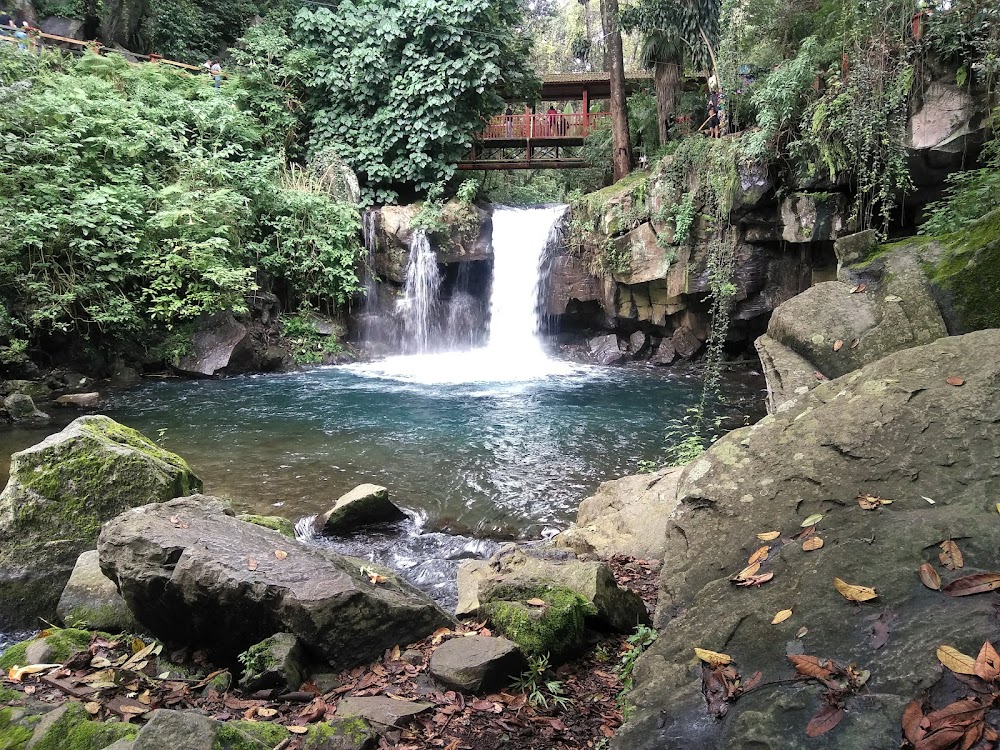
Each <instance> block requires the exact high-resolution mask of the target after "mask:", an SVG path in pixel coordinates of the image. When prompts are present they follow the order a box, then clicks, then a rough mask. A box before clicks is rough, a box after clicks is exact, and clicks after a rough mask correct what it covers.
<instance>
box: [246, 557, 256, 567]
mask: <svg viewBox="0 0 1000 750" xmlns="http://www.w3.org/2000/svg"><path fill="white" fill-rule="evenodd" d="M247 570H257V558H256V557H248V558H247Z"/></svg>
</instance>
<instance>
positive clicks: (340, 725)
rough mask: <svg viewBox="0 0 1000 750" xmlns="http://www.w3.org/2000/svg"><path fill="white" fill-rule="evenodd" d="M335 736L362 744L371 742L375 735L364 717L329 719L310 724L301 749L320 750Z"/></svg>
mask: <svg viewBox="0 0 1000 750" xmlns="http://www.w3.org/2000/svg"><path fill="white" fill-rule="evenodd" d="M337 737H347V738H348V739H349V740H350V741H351V742H352V743H353V744H355V745H358V746H364V745H366V744H367V743H369V742H373V741H374V739H375V738H376V737H377V735H376V734H375V731H374V730H373V729H372V728H371V726H369V724H368V722H367V721H365V720H364V719H361V718H357V717H352V718H349V719H331V720H330V721H329V722H327V723H324V724H315V725H313V726H311V727H310V728H309V734H307V735H306V741H305V744H304V745H303V746H302V748H303V750H322V748H326V747H327V746H328V744H332V743H331V740H334V739H336V738H337ZM334 746H336V745H334Z"/></svg>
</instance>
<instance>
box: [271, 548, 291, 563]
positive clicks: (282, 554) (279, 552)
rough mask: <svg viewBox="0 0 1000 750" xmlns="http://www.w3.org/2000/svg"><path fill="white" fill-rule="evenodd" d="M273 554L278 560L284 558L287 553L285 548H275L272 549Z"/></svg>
mask: <svg viewBox="0 0 1000 750" xmlns="http://www.w3.org/2000/svg"><path fill="white" fill-rule="evenodd" d="M274 556H275V557H276V558H278V559H279V560H284V559H286V558H287V557H288V553H287V552H285V550H283V549H276V550H275V551H274Z"/></svg>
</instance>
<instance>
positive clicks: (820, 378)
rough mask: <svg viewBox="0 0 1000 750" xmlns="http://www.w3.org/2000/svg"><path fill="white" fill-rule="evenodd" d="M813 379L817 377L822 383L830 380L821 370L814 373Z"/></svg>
mask: <svg viewBox="0 0 1000 750" xmlns="http://www.w3.org/2000/svg"><path fill="white" fill-rule="evenodd" d="M813 377H815V378H816V380H819V381H821V382H822V381H824V380H829V379H830V378H828V377H827V376H826V375H824V374H823V373H821V372H820V371H819V370H816V372H814V373H813Z"/></svg>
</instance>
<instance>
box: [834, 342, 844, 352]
mask: <svg viewBox="0 0 1000 750" xmlns="http://www.w3.org/2000/svg"><path fill="white" fill-rule="evenodd" d="M843 347H844V342H843V341H841V340H840V339H837V340H836V341H834V342H833V350H834V351H835V352H839V351H840V350H841V349H842V348H843Z"/></svg>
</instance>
